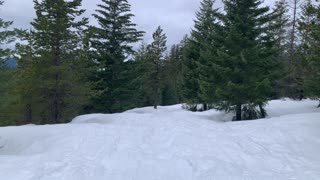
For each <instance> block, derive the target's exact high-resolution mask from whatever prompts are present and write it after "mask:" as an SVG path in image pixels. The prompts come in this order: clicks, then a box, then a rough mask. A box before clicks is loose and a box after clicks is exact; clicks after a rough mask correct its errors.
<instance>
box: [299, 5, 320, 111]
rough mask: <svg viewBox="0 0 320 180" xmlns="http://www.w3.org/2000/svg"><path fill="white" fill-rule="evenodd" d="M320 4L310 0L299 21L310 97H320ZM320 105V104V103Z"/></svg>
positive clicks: (305, 84) (307, 88)
mask: <svg viewBox="0 0 320 180" xmlns="http://www.w3.org/2000/svg"><path fill="white" fill-rule="evenodd" d="M319 22H320V5H319V3H317V4H315V5H313V4H312V3H311V2H310V1H309V2H307V3H306V4H305V5H304V8H303V15H302V19H301V20H300V23H299V31H300V34H302V35H303V44H302V54H303V56H305V64H303V65H307V67H306V71H305V82H304V86H305V90H306V94H307V95H308V96H309V97H310V98H314V99H320V85H319V84H320V73H319V72H320V53H319V45H320V23H319ZM319 107H320V104H319Z"/></svg>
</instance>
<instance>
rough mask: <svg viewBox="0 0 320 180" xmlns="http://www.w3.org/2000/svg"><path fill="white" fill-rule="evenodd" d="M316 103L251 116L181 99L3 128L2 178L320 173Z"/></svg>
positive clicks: (194, 179) (249, 178)
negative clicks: (185, 106)
mask: <svg viewBox="0 0 320 180" xmlns="http://www.w3.org/2000/svg"><path fill="white" fill-rule="evenodd" d="M317 104H318V102H316V101H310V100H306V101H303V102H295V101H290V100H287V101H280V100H278V101H271V102H270V103H269V106H268V108H267V109H268V112H269V115H270V118H268V119H263V120H258V121H246V122H225V121H226V120H230V119H231V117H232V115H228V114H224V113H221V112H216V111H213V110H212V111H208V112H203V113H192V112H187V111H185V110H182V109H181V105H176V106H170V107H160V109H159V110H153V109H152V108H151V107H150V108H141V109H134V110H131V111H128V112H125V113H121V114H114V115H103V114H96V115H85V116H80V117H77V118H75V119H74V120H73V122H72V123H70V124H66V125H47V126H33V125H28V126H21V127H6V128H0V137H1V138H0V179H1V180H109V179H110V180H270V179H272V180H319V179H320V109H317V108H316V106H317Z"/></svg>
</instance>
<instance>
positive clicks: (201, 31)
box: [183, 0, 218, 107]
mask: <svg viewBox="0 0 320 180" xmlns="http://www.w3.org/2000/svg"><path fill="white" fill-rule="evenodd" d="M213 5H214V1H212V0H203V1H202V2H201V7H200V10H199V11H198V12H197V13H196V20H195V26H194V29H193V30H192V32H191V37H190V38H189V39H188V42H187V43H186V47H185V50H184V60H183V76H184V78H185V79H184V83H183V86H184V87H183V89H184V90H183V96H184V99H185V100H186V101H187V103H189V104H206V103H207V102H206V101H205V100H204V99H203V97H201V90H200V89H201V88H200V84H199V81H200V73H201V72H204V71H205V69H202V68H203V67H206V66H207V64H206V63H207V62H206V61H207V60H206V59H204V58H201V52H204V51H206V49H207V48H208V47H210V46H211V43H212V41H213V39H212V38H213V36H212V34H211V31H213V29H214V28H215V21H216V16H217V11H218V10H217V9H214V8H213ZM200 64H201V65H200ZM204 107H205V106H204Z"/></svg>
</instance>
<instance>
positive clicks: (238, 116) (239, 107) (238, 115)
mask: <svg viewBox="0 0 320 180" xmlns="http://www.w3.org/2000/svg"><path fill="white" fill-rule="evenodd" d="M241 116H242V104H241V103H239V104H237V105H236V121H241V120H242V117H241Z"/></svg>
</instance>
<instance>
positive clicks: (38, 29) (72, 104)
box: [19, 0, 88, 123]
mask: <svg viewBox="0 0 320 180" xmlns="http://www.w3.org/2000/svg"><path fill="white" fill-rule="evenodd" d="M34 4H35V6H34V8H35V10H36V18H35V19H34V21H33V22H32V23H31V25H32V27H33V29H32V30H31V31H30V33H29V35H28V36H29V37H28V38H29V39H30V40H29V43H30V44H29V45H27V46H29V47H24V48H23V47H21V48H20V49H21V50H23V51H22V56H21V59H20V60H19V61H20V63H21V66H20V68H19V69H20V72H19V73H21V75H23V74H24V73H26V75H27V77H28V81H27V82H34V84H33V85H34V87H32V88H31V87H23V88H21V91H22V92H21V96H22V97H21V98H22V99H21V100H26V102H23V104H25V105H26V106H29V107H27V110H26V111H27V112H28V113H29V114H28V113H27V114H28V116H29V117H28V118H27V120H28V121H30V120H32V121H33V123H63V122H68V121H70V120H71V118H72V117H74V116H76V115H78V114H79V113H80V112H81V109H82V107H83V105H84V104H85V103H86V99H87V95H86V93H87V91H88V89H87V86H86V82H84V81H83V79H80V77H81V76H79V74H80V73H81V72H80V69H79V68H78V65H79V64H81V62H82V57H81V53H79V51H82V49H83V45H82V35H83V33H84V28H85V26H86V25H87V23H88V19H87V18H82V19H81V18H80V17H81V16H82V15H83V13H84V10H82V9H79V7H80V6H81V0H72V1H64V0H55V1H53V0H43V1H40V2H39V1H38V0H34ZM28 49H29V50H28ZM27 64H29V65H27ZM81 70H83V69H81ZM21 75H20V76H21ZM29 90H32V91H30V92H29ZM30 93H32V95H33V96H32V99H30V98H27V99H24V98H23V97H24V96H26V95H27V94H30ZM28 109H29V110H28ZM33 110H36V111H33Z"/></svg>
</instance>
